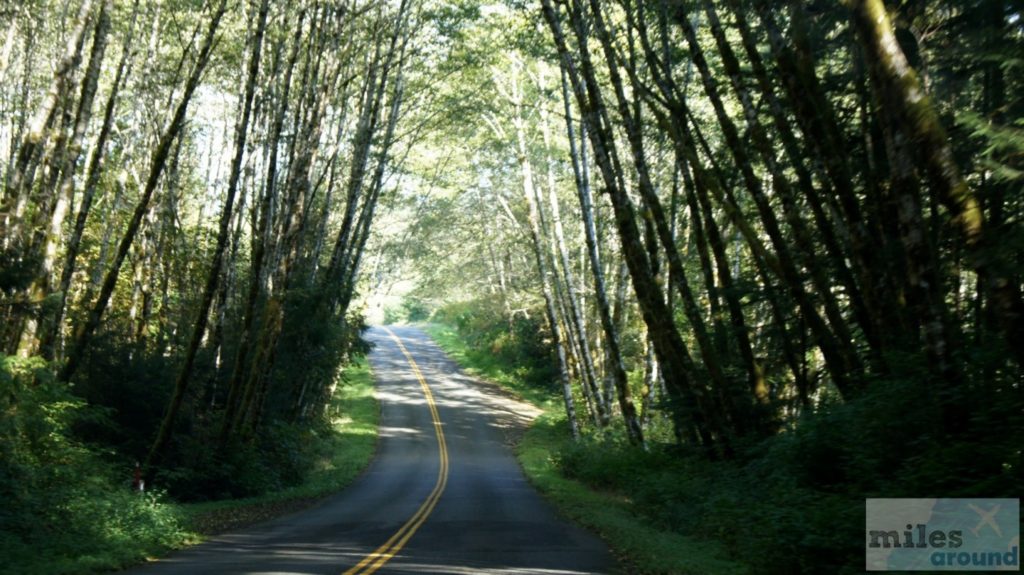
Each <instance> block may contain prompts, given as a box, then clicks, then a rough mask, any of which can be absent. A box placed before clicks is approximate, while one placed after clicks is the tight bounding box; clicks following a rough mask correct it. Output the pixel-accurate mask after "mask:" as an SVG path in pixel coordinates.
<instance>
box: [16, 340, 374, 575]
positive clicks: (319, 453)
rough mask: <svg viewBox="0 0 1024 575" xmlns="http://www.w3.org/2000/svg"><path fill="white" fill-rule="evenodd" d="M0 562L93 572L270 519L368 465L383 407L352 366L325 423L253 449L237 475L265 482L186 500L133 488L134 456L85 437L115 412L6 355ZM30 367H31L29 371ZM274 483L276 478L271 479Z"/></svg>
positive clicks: (28, 572) (22, 569) (359, 367)
mask: <svg viewBox="0 0 1024 575" xmlns="http://www.w3.org/2000/svg"><path fill="white" fill-rule="evenodd" d="M2 361H3V366H2V369H0V398H2V400H3V401H4V403H3V404H0V407H2V410H0V412H2V413H3V415H4V417H3V419H2V420H0V421H2V424H0V458H2V459H3V460H4V462H5V465H6V466H7V467H6V472H5V473H4V474H3V475H2V476H0V497H2V498H3V501H4V505H3V509H2V511H0V520H2V521H0V557H3V560H4V563H3V565H2V569H0V571H2V572H4V573H19V574H25V575H32V574H39V575H55V574H63V573H68V574H71V573H94V572H103V571H109V570H111V569H116V568H120V567H125V566H127V565H131V564H134V563H138V562H140V561H143V560H146V559H149V558H153V557H158V556H160V555H162V554H164V553H166V552H167V551H169V550H171V549H174V548H177V547H181V546H184V545H188V544H193V543H197V542H199V541H201V540H202V538H203V536H205V535H209V534H214V533H219V532H221V531H224V530H228V529H232V528H237V527H240V526H244V525H248V524H251V523H254V522H257V521H261V520H264V519H268V518H270V517H274V516H276V515H280V514H281V513H283V512H286V511H291V510H297V509H299V508H301V507H305V506H309V505H311V504H314V503H315V502H316V501H317V500H318V499H320V498H322V497H324V496H327V495H330V494H332V493H335V492H337V491H339V490H341V489H342V488H344V487H345V486H346V485H348V484H349V483H351V481H352V480H353V479H355V477H356V476H358V474H359V473H360V472H361V471H362V470H363V469H364V468H365V467H366V465H368V464H369V462H370V459H371V458H372V456H373V453H374V451H375V446H376V440H377V421H378V415H379V408H378V405H377V401H376V399H375V397H374V395H373V380H372V375H371V373H370V371H369V367H368V366H367V365H366V364H365V362H357V363H356V364H353V366H351V367H350V368H348V369H346V370H345V372H344V375H343V376H342V377H343V382H342V385H341V388H340V391H339V392H338V394H337V396H336V397H335V399H334V401H333V403H332V405H331V408H330V414H329V417H328V419H327V420H325V423H324V425H322V426H320V427H318V428H316V429H313V430H310V431H309V432H307V433H304V434H301V435H300V434H299V432H297V431H295V430H293V431H292V433H293V434H294V436H293V437H294V443H293V444H289V445H287V446H283V447H287V449H289V450H290V452H291V457H292V461H291V463H290V464H288V465H287V475H288V476H289V477H291V478H293V479H292V480H291V482H290V483H285V482H284V480H283V478H282V476H283V475H284V473H282V470H281V469H279V468H277V467H276V466H280V465H281V462H280V461H273V460H269V459H257V460H255V461H253V462H252V463H251V464H250V465H249V467H248V470H247V473H250V474H252V475H251V476H246V477H239V478H237V481H238V483H241V484H253V485H256V484H259V485H262V486H263V487H262V489H260V488H257V487H254V488H252V489H253V490H252V491H251V492H250V493H251V496H249V497H246V498H242V499H229V500H218V501H210V502H207V503H191V504H187V503H178V502H176V501H175V499H174V498H172V497H170V496H169V495H168V494H167V492H166V491H165V490H162V489H156V490H147V491H145V492H142V493H139V492H136V491H133V490H132V485H131V484H132V477H133V469H132V465H131V462H129V461H126V460H125V459H124V458H123V457H120V456H118V454H117V453H116V452H113V451H111V450H109V449H102V448H100V447H98V446H96V445H94V444H93V445H90V444H87V443H85V442H83V441H82V440H81V439H80V438H79V437H78V436H77V435H76V434H75V432H74V429H75V428H76V427H78V426H83V425H96V424H97V423H99V422H105V424H106V425H110V421H109V417H108V416H107V415H106V414H104V412H103V410H99V409H96V408H92V407H89V406H88V405H87V404H85V403H84V402H83V401H82V400H81V399H80V398H77V397H75V396H74V395H71V394H69V393H67V391H66V390H64V389H63V387H62V386H60V385H57V384H56V382H54V381H53V380H52V379H47V376H46V375H45V373H46V370H45V368H44V366H41V365H39V363H38V362H36V361H24V360H18V359H15V358H11V357H4V358H2ZM32 371H34V372H35V373H30V372H32ZM271 482H274V483H271Z"/></svg>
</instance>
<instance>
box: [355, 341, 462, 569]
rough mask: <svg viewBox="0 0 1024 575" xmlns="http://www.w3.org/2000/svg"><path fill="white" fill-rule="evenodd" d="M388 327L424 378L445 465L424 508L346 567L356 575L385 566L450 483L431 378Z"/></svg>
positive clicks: (439, 451)
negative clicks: (366, 553) (383, 540)
mask: <svg viewBox="0 0 1024 575" xmlns="http://www.w3.org/2000/svg"><path fill="white" fill-rule="evenodd" d="M383 329H384V331H386V332H388V335H390V336H391V339H393V340H395V343H396V344H398V349H399V350H401V351H402V354H403V355H404V356H405V359H406V360H407V361H408V362H409V367H411V368H412V372H413V374H414V375H415V376H416V379H418V380H419V382H420V387H421V388H423V395H424V396H425V397H426V398H427V407H429V408H430V416H431V417H432V418H433V420H434V432H435V433H436V434H437V447H438V453H439V454H440V458H441V466H440V468H439V469H438V470H437V482H436V483H435V484H434V490H433V491H431V492H430V495H429V496H428V497H427V499H426V500H425V501H424V502H423V504H422V505H420V508H419V509H418V510H416V513H414V514H413V516H412V517H410V518H409V520H408V521H406V522H405V525H402V527H401V529H399V530H398V531H397V532H395V534H394V535H392V536H391V538H390V539H388V540H387V541H385V542H384V544H383V545H381V546H380V547H378V548H377V549H375V550H374V551H373V553H370V554H369V555H367V556H366V557H364V558H363V560H362V561H360V562H359V564H358V565H356V566H355V567H353V568H351V569H349V570H348V571H345V573H344V574H343V575H356V574H357V573H359V574H362V575H368V574H370V573H373V572H375V571H377V570H378V569H380V568H381V567H383V566H384V564H385V563H387V562H388V561H390V560H391V558H392V557H394V556H395V555H396V554H397V553H398V552H399V551H401V550H402V547H405V544H406V543H408V541H409V539H410V538H412V536H413V534H415V533H416V531H417V530H418V529H419V528H420V526H421V525H423V522H424V521H426V520H427V517H428V516H430V513H431V512H432V511H433V510H434V507H435V506H436V505H437V501H438V500H439V499H441V494H442V493H443V492H444V488H445V486H446V485H447V484H448V445H447V444H446V443H445V440H444V429H443V428H442V425H441V416H440V415H439V414H438V413H437V404H436V403H435V402H434V394H433V393H431V391H430V386H429V385H427V380H426V379H425V378H424V377H423V372H421V371H420V367H419V366H418V365H416V361H415V360H414V359H413V358H412V354H410V353H409V350H407V349H406V348H405V345H403V344H402V340H401V339H399V338H398V336H397V335H395V334H394V332H392V331H391V330H390V329H388V328H386V327H385V328H383Z"/></svg>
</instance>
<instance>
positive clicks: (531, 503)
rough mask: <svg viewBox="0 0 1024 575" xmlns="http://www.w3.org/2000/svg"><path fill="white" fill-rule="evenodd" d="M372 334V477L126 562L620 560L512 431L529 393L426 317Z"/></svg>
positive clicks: (142, 572)
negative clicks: (427, 330) (534, 470)
mask: <svg viewBox="0 0 1024 575" xmlns="http://www.w3.org/2000/svg"><path fill="white" fill-rule="evenodd" d="M369 339H370V340H371V341H372V342H373V343H375V344H376V347H375V349H374V351H373V352H372V353H371V354H370V358H369V359H370V364H371V366H372V367H373V372H374V375H375V377H376V379H377V393H378V397H379V398H380V402H381V420H380V443H379V446H378V452H377V455H376V457H375V459H374V461H373V463H371V465H370V467H369V469H368V470H367V472H366V473H364V474H363V476H362V477H360V478H359V479H358V480H357V481H356V482H355V483H354V484H353V485H352V486H350V487H349V488H348V489H346V490H345V491H343V492H342V493H340V494H338V495H336V496H334V497H331V498H330V499H328V500H327V501H325V502H324V503H323V504H321V505H320V506H318V507H316V508H314V509H311V510H307V511H303V512H300V513H296V514H293V515H289V516H286V517H281V518H279V519H275V520H273V521H269V522H267V523H264V524H261V525H257V526H254V527H252V528H249V529H246V530H243V531H240V532H237V533H232V534H226V535H222V536H219V537H215V538H213V539H211V540H209V541H207V542H206V543H203V544H202V545H197V546H195V547H192V548H190V549H187V550H185V551H182V552H180V553H176V554H173V555H171V556H170V557H168V558H166V559H163V560H161V561H159V562H156V563H153V564H149V565H146V566H143V567H139V568H136V569H133V570H131V571H128V572H126V573H129V574H131V575H135V574H138V575H170V574H174V575H184V574H186V573H187V574H192V573H259V574H269V573H288V574H333V575H342V574H351V575H355V574H357V573H359V574H368V573H379V574H382V575H383V574H388V573H406V574H408V573H465V574H470V573H472V574H476V573H501V574H514V573H521V574H526V573H538V574H577V573H608V572H611V571H613V567H614V560H613V559H612V557H611V555H610V553H609V552H608V549H607V547H606V546H605V545H604V543H603V542H602V541H600V540H599V539H598V538H596V537H594V536H593V535H590V534H588V533H586V532H584V531H582V530H580V529H579V528H577V527H575V526H574V525H571V524H569V523H567V522H566V521H565V520H563V519H560V518H559V517H557V516H556V515H555V513H554V511H553V510H552V509H551V508H550V506H548V505H547V503H546V502H544V501H543V500H542V499H541V498H540V496H539V495H538V494H537V493H536V492H535V491H534V490H533V489H532V488H531V487H530V485H529V484H528V483H527V482H526V479H525V477H523V474H522V471H521V470H520V468H519V466H518V464H517V463H516V460H515V458H514V457H513V455H512V453H511V451H510V448H509V446H508V445H507V444H506V441H505V439H506V433H507V431H508V429H509V428H511V427H515V426H517V425H521V424H522V423H523V422H524V420H525V419H526V418H528V415H527V413H528V410H530V409H531V408H530V407H529V406H526V405H524V404H521V403H518V402H515V401H513V400H510V399H508V398H506V397H504V396H503V395H502V394H500V393H496V392H495V391H494V390H493V389H492V388H490V387H489V386H485V385H480V384H478V383H477V382H475V381H474V380H473V379H472V378H469V377H467V376H465V375H463V374H462V373H461V372H459V370H458V369H457V368H456V366H455V364H454V363H453V362H452V361H451V360H450V359H449V358H447V357H446V356H445V354H444V353H443V352H442V351H441V350H440V349H439V348H438V347H437V346H435V345H434V344H433V343H432V342H431V341H430V340H429V338H427V336H426V335H425V334H424V333H423V332H422V331H420V330H418V329H415V328H411V327H392V328H390V329H387V328H373V329H372V330H370V332H369Z"/></svg>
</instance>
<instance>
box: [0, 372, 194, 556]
mask: <svg viewBox="0 0 1024 575" xmlns="http://www.w3.org/2000/svg"><path fill="white" fill-rule="evenodd" d="M90 412H91V408H89V407H87V406H86V404H85V403H84V402H83V401H82V400H81V399H79V398H77V397H75V396H73V395H72V394H71V393H69V391H68V389H67V387H66V386H65V385H63V384H60V383H58V382H56V381H54V379H53V378H52V377H51V376H50V371H49V369H48V368H47V366H46V365H45V363H44V362H43V361H42V360H40V359H38V358H30V359H20V358H14V357H0V414H2V417H0V500H2V501H3V506H2V507H0V557H4V559H5V561H4V563H5V564H4V567H5V568H6V569H10V572H12V573H24V572H31V570H32V569H33V566H35V567H39V566H40V557H45V558H46V563H45V567H46V572H47V573H63V572H83V571H88V570H90V569H91V568H93V567H97V566H101V565H102V566H106V567H108V568H109V566H110V565H117V564H124V563H127V562H130V561H133V560H135V561H137V560H139V559H140V558H142V557H144V556H145V555H146V554H148V553H152V552H154V551H156V550H158V549H161V548H165V547H168V546H171V545H175V544H177V543H179V542H180V541H182V540H183V538H184V537H185V535H184V533H183V531H182V530H181V528H180V526H179V523H178V519H177V516H176V514H175V512H174V510H173V508H172V507H170V506H168V505H166V504H164V503H163V497H162V496H161V495H159V494H152V493H149V494H145V495H141V494H138V493H135V492H132V491H131V466H130V465H117V464H112V463H111V461H110V460H109V454H106V453H102V452H99V451H97V450H96V449H94V448H90V447H89V446H87V445H84V444H82V443H81V442H80V441H77V440H76V439H74V438H73V437H72V434H71V428H72V426H73V425H74V424H75V423H76V422H77V421H80V420H83V419H88V418H89V417H90V416H91V415H92V414H91V413H90Z"/></svg>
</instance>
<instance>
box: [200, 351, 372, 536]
mask: <svg viewBox="0 0 1024 575" xmlns="http://www.w3.org/2000/svg"><path fill="white" fill-rule="evenodd" d="M331 418H332V419H331V423H332V428H333V430H334V433H333V434H331V435H329V436H326V437H324V438H323V440H322V441H323V443H322V446H321V456H320V458H319V460H318V461H317V463H316V465H315V466H314V468H313V469H312V471H311V472H310V473H309V476H308V477H307V478H306V481H304V482H303V483H302V484H300V485H296V486H295V487H291V488H288V489H284V490H281V491H276V492H273V493H267V494H265V495H261V496H259V497H251V498H246V499H232V500H226V501H210V502H204V503H194V504H188V505H181V506H180V508H181V510H182V512H183V514H184V516H185V518H186V523H187V525H189V526H190V528H191V530H192V531H193V532H204V531H210V530H216V528H217V525H216V522H217V519H216V518H217V516H219V515H220V514H223V513H224V512H225V511H231V512H232V513H233V514H236V515H238V514H243V515H244V514H251V515H253V516H254V518H259V517H260V516H261V515H264V513H261V508H266V507H270V506H273V505H275V504H279V503H282V502H288V501H301V500H309V499H316V498H319V497H323V496H325V495H329V494H331V493H334V492H336V491H340V490H341V489H343V488H344V487H346V486H347V485H348V484H350V483H351V482H352V481H353V480H354V479H355V478H356V477H357V476H358V475H359V474H360V473H361V472H362V471H363V469H365V468H366V466H367V465H368V464H369V463H370V459H372V458H373V454H374V452H375V450H376V446H377V424H378V421H379V419H380V406H379V404H378V402H377V398H376V397H375V396H374V385H373V374H372V373H371V372H370V367H369V365H368V364H367V363H366V361H365V360H361V361H358V362H356V363H353V364H352V365H350V366H348V367H346V368H345V372H344V382H343V383H342V384H341V385H339V386H338V390H337V391H336V392H335V396H334V400H333V401H332V405H331ZM211 522H213V523H214V525H210V523H211ZM211 528H212V529H211Z"/></svg>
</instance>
